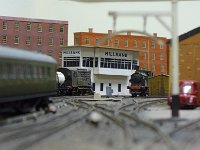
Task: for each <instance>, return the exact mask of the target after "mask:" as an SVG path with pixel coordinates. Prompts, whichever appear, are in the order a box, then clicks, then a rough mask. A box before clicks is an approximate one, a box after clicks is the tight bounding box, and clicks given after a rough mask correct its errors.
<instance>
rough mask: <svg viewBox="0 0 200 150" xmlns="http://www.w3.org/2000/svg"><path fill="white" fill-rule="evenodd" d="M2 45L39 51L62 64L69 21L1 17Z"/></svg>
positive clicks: (66, 43) (0, 32) (0, 33)
mask: <svg viewBox="0 0 200 150" xmlns="http://www.w3.org/2000/svg"><path fill="white" fill-rule="evenodd" d="M0 44H1V45H4V46H10V47H16V48H23V49H27V50H34V51H38V52H41V53H44V54H47V55H50V56H52V57H54V58H55V59H56V60H57V62H58V63H59V64H61V47H66V46H68V21H58V20H44V19H30V18H18V17H6V16H1V17H0Z"/></svg>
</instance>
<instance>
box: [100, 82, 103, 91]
mask: <svg viewBox="0 0 200 150" xmlns="http://www.w3.org/2000/svg"><path fill="white" fill-rule="evenodd" d="M100 91H103V83H100Z"/></svg>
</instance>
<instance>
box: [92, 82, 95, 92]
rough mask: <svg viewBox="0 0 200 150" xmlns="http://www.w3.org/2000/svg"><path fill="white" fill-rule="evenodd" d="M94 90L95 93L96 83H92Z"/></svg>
mask: <svg viewBox="0 0 200 150" xmlns="http://www.w3.org/2000/svg"><path fill="white" fill-rule="evenodd" d="M92 90H93V91H95V83H92Z"/></svg>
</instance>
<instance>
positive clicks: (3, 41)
mask: <svg viewBox="0 0 200 150" xmlns="http://www.w3.org/2000/svg"><path fill="white" fill-rule="evenodd" d="M2 44H7V35H3V36H2Z"/></svg>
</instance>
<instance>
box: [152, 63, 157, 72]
mask: <svg viewBox="0 0 200 150" xmlns="http://www.w3.org/2000/svg"><path fill="white" fill-rule="evenodd" d="M151 71H152V72H155V71H156V67H155V65H154V64H153V65H152V69H151Z"/></svg>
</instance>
